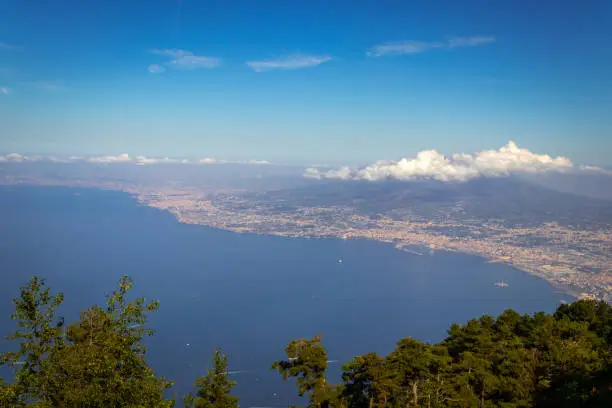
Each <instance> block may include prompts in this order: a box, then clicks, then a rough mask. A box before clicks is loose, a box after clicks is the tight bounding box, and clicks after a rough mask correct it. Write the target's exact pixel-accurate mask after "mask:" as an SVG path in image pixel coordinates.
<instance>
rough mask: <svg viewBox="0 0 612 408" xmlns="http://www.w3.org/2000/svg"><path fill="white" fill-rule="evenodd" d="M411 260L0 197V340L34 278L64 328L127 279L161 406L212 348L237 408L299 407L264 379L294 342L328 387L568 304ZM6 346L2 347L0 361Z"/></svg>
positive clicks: (347, 243)
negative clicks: (452, 332)
mask: <svg viewBox="0 0 612 408" xmlns="http://www.w3.org/2000/svg"><path fill="white" fill-rule="evenodd" d="M415 252H418V251H415ZM422 253H423V255H418V254H416V253H410V252H406V251H401V250H398V249H396V248H394V246H393V245H390V244H385V243H380V242H374V241H367V240H336V239H301V238H285V237H276V236H262V235H253V234H240V233H233V232H228V231H223V230H218V229H213V228H208V227H203V226H197V225H187V224H181V223H179V222H177V220H176V219H175V218H174V216H172V215H171V214H169V213H167V212H163V211H160V210H157V209H154V208H150V207H146V206H142V205H139V204H137V202H136V201H135V200H134V199H133V198H132V197H131V196H130V195H129V194H126V193H121V192H115V191H103V190H95V189H76V188H66V187H33V186H3V187H0V335H1V336H2V337H4V336H5V335H6V334H8V333H9V332H12V331H14V330H15V325H14V323H13V322H12V320H11V319H10V314H11V313H12V311H13V304H12V299H13V298H14V297H16V296H17V295H18V293H19V287H20V286H21V285H23V284H25V283H26V281H27V280H28V279H29V277H30V276H32V275H38V276H42V277H44V278H46V279H47V282H48V284H49V286H50V287H51V288H52V290H53V291H61V292H63V293H64V294H65V298H66V300H65V302H64V304H63V305H62V307H61V309H60V313H59V314H60V315H62V316H64V317H65V318H66V320H67V321H68V322H70V321H72V320H74V319H77V318H78V315H79V311H81V310H83V309H85V308H86V307H88V306H91V305H94V304H103V302H104V300H105V298H104V296H105V295H106V294H108V293H110V292H111V291H112V290H113V289H114V288H115V287H116V283H117V282H118V281H119V279H120V278H121V276H123V275H129V276H131V277H132V278H133V279H134V282H135V287H134V290H133V295H134V296H145V297H146V298H148V299H158V300H159V301H160V302H161V307H160V310H159V311H158V312H156V313H154V314H153V315H151V318H150V322H149V326H150V327H151V328H153V329H154V330H155V331H156V333H155V335H154V336H153V337H151V338H148V339H147V345H148V347H149V351H148V354H147V356H148V361H149V362H150V364H151V365H152V366H153V367H154V368H155V370H156V372H157V373H158V374H160V375H163V376H165V377H167V378H168V379H171V380H173V381H175V386H174V387H173V388H172V390H171V391H170V393H169V395H170V396H176V397H177V398H179V399H180V397H181V396H182V395H183V394H184V393H186V392H188V391H192V390H193V382H194V381H195V379H196V377H197V376H199V375H202V374H204V373H205V371H206V368H207V367H208V364H209V361H210V357H211V356H212V354H213V352H214V349H215V348H216V347H221V348H222V350H223V351H224V352H225V353H227V354H228V355H229V362H230V371H231V373H232V374H231V376H232V378H233V379H234V380H235V381H237V383H238V384H237V386H236V388H235V395H237V396H239V397H240V403H241V406H242V407H281V406H285V407H286V406H287V405H288V404H295V403H298V402H299V401H300V400H299V399H298V398H297V392H296V387H295V385H294V384H293V382H292V380H288V381H287V382H283V381H282V378H281V377H280V376H279V375H278V374H277V373H275V372H273V371H272V370H271V369H270V366H271V364H272V363H273V362H274V361H275V360H277V359H281V358H283V357H284V347H285V346H286V345H287V343H289V342H290V341H291V340H292V339H297V338H311V337H312V336H314V335H317V334H319V335H321V336H322V339H323V344H324V345H325V347H326V348H327V350H328V357H329V360H330V372H329V376H330V379H329V380H330V381H331V382H333V381H339V377H340V372H341V365H342V364H343V363H346V362H348V361H349V360H350V359H351V358H353V357H354V356H357V355H360V354H364V353H366V352H370V351H375V352H377V353H380V354H381V355H385V354H387V353H389V352H390V351H391V350H392V349H393V348H394V346H395V343H396V342H397V341H398V340H400V339H402V338H405V337H413V338H416V339H418V340H422V341H425V342H432V343H433V342H438V341H440V340H442V339H443V338H444V337H445V335H446V331H447V329H448V327H449V325H450V324H451V323H453V322H456V323H465V322H467V321H468V320H469V319H471V318H474V317H479V316H481V315H483V314H489V315H498V314H500V313H501V312H503V311H504V310H505V309H509V308H512V309H514V310H516V311H518V312H520V313H533V312H537V311H546V312H552V311H554V310H555V308H556V307H557V306H558V305H559V304H560V303H561V302H562V301H571V300H572V298H571V297H570V296H568V295H565V294H563V293H561V292H559V291H557V290H555V289H554V288H553V287H552V286H551V285H550V284H548V283H547V282H546V281H544V280H542V279H538V278H536V277H534V276H531V275H529V274H527V273H524V272H521V271H519V270H516V269H514V268H512V267H511V266H508V265H502V264H491V263H487V262H486V261H485V260H484V259H482V258H479V257H476V256H470V255H466V254H460V253H453V252H444V251H436V252H434V253H430V252H429V251H422ZM340 261H341V262H340ZM498 281H505V282H507V283H508V286H507V287H498V286H495V285H494V283H495V282H498ZM10 347H12V345H11V344H9V343H8V342H7V341H5V340H1V341H0V352H2V351H7V349H9V348H10ZM3 375H4V376H5V377H8V376H10V373H9V375H7V373H6V371H4V373H3Z"/></svg>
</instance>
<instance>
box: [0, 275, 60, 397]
mask: <svg viewBox="0 0 612 408" xmlns="http://www.w3.org/2000/svg"><path fill="white" fill-rule="evenodd" d="M63 301H64V296H63V295H62V294H61V293H59V294H56V295H52V294H51V292H50V290H49V288H47V287H46V283H45V280H44V279H42V278H39V277H36V276H34V277H32V278H31V279H30V281H29V282H28V284H26V285H25V286H23V287H21V290H20V297H18V298H16V299H14V300H13V303H14V304H15V312H14V313H13V315H12V316H11V318H12V319H14V320H15V321H16V322H17V327H18V330H17V331H16V332H15V333H12V334H10V335H9V336H8V337H7V338H8V340H13V341H18V342H19V344H20V349H19V350H18V351H16V352H6V353H3V354H2V356H1V357H0V364H2V365H8V366H11V367H15V368H17V372H16V374H15V381H14V382H13V384H11V386H10V387H3V391H2V394H3V398H5V399H7V398H10V399H11V400H12V401H11V405H13V406H21V405H25V404H26V403H27V402H37V401H44V400H45V399H46V396H47V395H49V393H50V391H51V389H52V387H53V383H54V379H53V377H52V376H51V375H50V374H49V364H47V362H48V357H49V356H50V355H52V353H53V352H55V351H56V350H58V349H60V348H61V347H62V346H63V344H64V339H63V336H62V327H63V325H64V320H63V319H62V318H59V319H56V318H55V314H56V309H57V307H58V306H59V305H61V304H62V302H63Z"/></svg>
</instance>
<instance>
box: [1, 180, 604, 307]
mask: <svg viewBox="0 0 612 408" xmlns="http://www.w3.org/2000/svg"><path fill="white" fill-rule="evenodd" d="M0 185H5V186H10V185H26V186H41V187H69V188H77V189H78V188H85V189H97V190H106V191H116V192H122V193H125V194H128V195H129V196H130V197H131V199H133V200H134V201H135V202H136V203H137V205H143V206H147V207H150V208H155V209H158V210H161V211H164V212H167V213H170V214H172V215H173V216H174V218H175V219H176V220H177V221H178V222H180V223H184V224H192V225H200V226H206V227H209V228H215V229H219V230H224V231H229V232H234V233H247V234H255V235H270V236H283V237H290V238H306V239H325V238H333V239H364V240H370V241H376V242H382V243H390V244H395V246H396V248H397V249H400V250H405V247H412V248H419V249H420V248H423V249H424V250H425V252H427V251H438V250H440V251H445V252H460V253H464V254H467V255H472V256H477V257H479V258H481V259H482V260H483V262H488V263H502V264H506V265H508V266H511V267H512V268H514V269H516V270H518V271H521V272H524V273H527V274H529V275H532V276H534V277H537V278H540V279H543V280H545V281H546V282H547V283H548V284H550V285H551V286H552V287H553V288H555V289H556V290H559V291H560V292H562V293H564V294H567V295H569V296H571V297H573V298H575V299H580V298H594V299H597V297H594V296H592V295H591V294H590V293H589V292H588V289H587V287H581V286H580V285H572V286H570V285H568V284H565V283H563V282H560V281H558V280H555V279H551V276H552V274H551V272H550V271H547V270H545V269H544V268H541V269H544V270H541V269H538V267H536V266H535V265H527V264H526V263H517V262H513V259H512V258H513V257H512V256H488V254H487V253H486V252H484V251H482V252H480V251H475V250H470V249H469V248H466V245H462V244H461V242H457V241H452V240H450V239H448V237H444V236H441V237H437V238H438V239H436V240H435V241H436V243H435V244H432V243H431V242H426V241H427V239H429V240H430V241H431V240H432V237H431V236H427V235H426V234H422V233H419V232H418V231H417V232H416V233H412V232H408V233H405V234H403V236H402V239H401V240H397V239H392V238H388V237H385V236H384V234H382V233H381V232H377V230H369V229H364V230H338V229H336V230H331V231H327V233H312V232H310V231H305V230H299V232H293V231H281V230H274V226H275V224H280V225H281V226H282V225H284V224H283V222H287V219H275V218H274V217H272V218H271V220H272V221H274V222H272V223H270V224H267V220H263V221H264V222H262V220H257V221H256V222H254V223H252V224H248V225H247V226H245V225H237V224H239V223H237V222H227V220H226V219H224V217H225V218H228V217H229V218H230V219H231V220H233V219H234V218H236V219H238V218H239V216H242V217H244V216H245V214H241V213H235V212H228V211H226V210H223V209H222V208H218V207H214V206H213V205H212V203H211V202H210V201H208V200H206V199H205V197H206V192H198V193H197V194H196V193H195V192H194V191H193V190H191V189H174V190H165V191H164V193H160V192H159V191H160V189H159V188H146V187H144V186H136V185H117V184H114V183H96V182H85V183H75V182H74V181H73V182H65V181H58V180H45V181H43V182H40V181H33V180H25V181H24V180H19V181H16V182H10V181H9V182H8V183H7V182H6V180H5V181H4V182H1V181H0ZM160 198H161V200H160ZM202 203H204V207H202ZM246 213H247V214H253V215H252V216H253V217H255V218H256V217H257V216H258V215H257V214H256V213H252V212H251V213H249V212H248V211H247V212H246ZM189 215H191V217H190V216H189ZM194 215H196V216H197V217H194ZM224 221H225V222H224ZM289 221H291V219H289ZM251 225H254V226H251ZM258 227H259V229H258ZM434 238H436V237H434ZM510 248H512V247H510ZM414 252H417V253H415V255H422V252H420V250H419V251H414ZM519 259H520V257H519ZM545 266H547V265H545ZM547 273H548V274H547ZM561 278H563V276H561ZM604 300H606V298H605V297H604ZM607 301H608V302H610V301H611V299H610V297H609V295H608V299H607Z"/></svg>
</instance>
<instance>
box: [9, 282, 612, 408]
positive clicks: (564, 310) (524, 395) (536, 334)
mask: <svg viewBox="0 0 612 408" xmlns="http://www.w3.org/2000/svg"><path fill="white" fill-rule="evenodd" d="M131 288H132V281H131V280H130V279H129V278H127V277H124V278H123V279H121V281H120V282H119V287H118V288H117V290H115V291H114V292H113V293H112V294H111V295H109V296H107V299H106V305H105V306H104V307H102V306H92V307H90V308H89V309H87V310H85V311H83V312H82V313H81V315H80V318H79V319H78V321H76V322H74V323H72V324H70V325H68V326H67V325H65V324H64V321H63V319H62V318H57V317H56V312H57V309H58V307H59V306H60V305H61V304H62V302H63V299H64V297H63V295H61V294H56V295H52V294H51V292H50V290H49V289H48V288H47V287H46V284H45V281H44V280H43V279H40V278H37V277H33V278H32V279H30V281H29V282H28V284H26V285H25V286H23V287H22V288H21V291H20V296H19V297H18V298H17V299H15V300H14V303H15V313H14V314H13V315H12V317H13V319H14V320H15V321H16V324H17V330H16V331H15V332H14V333H12V334H10V335H9V336H8V339H9V340H11V341H13V344H15V343H17V344H18V349H17V350H16V351H9V352H5V353H3V354H2V355H1V356H0V365H5V366H9V367H11V368H12V369H13V370H14V372H15V375H14V378H13V379H12V381H10V383H8V384H7V383H6V382H4V381H3V380H2V379H0V407H2V408H4V407H10V408H20V407H26V406H27V407H34V408H56V407H57V408H59V407H62V408H63V407H66V408H77V407H78V408H98V407H99V408H102V407H111V408H112V407H130V408H145V407H146V408H149V407H154V408H167V407H172V406H174V401H172V400H167V399H166V398H164V392H165V391H166V390H167V389H168V388H169V387H171V385H172V384H171V383H170V382H168V381H166V380H165V379H164V378H160V377H157V376H156V375H155V372H154V371H153V369H152V368H151V367H149V366H148V365H147V363H146V358H145V356H146V348H145V347H144V345H143V339H144V338H145V337H146V336H150V335H152V334H153V332H152V331H151V330H149V329H147V328H146V324H147V316H148V314H149V313H150V312H154V311H156V310H157V309H158V307H159V304H158V302H148V303H147V302H146V300H145V299H144V298H137V299H133V300H129V299H128V294H129V291H130V289H131ZM285 353H286V356H287V357H286V359H284V360H280V361H276V362H274V364H273V365H272V369H274V370H276V371H278V373H279V374H281V375H282V377H283V380H287V379H289V378H294V379H295V383H296V385H297V392H298V395H300V396H306V397H307V398H308V402H309V403H308V405H309V407H315V408H331V407H337V408H348V407H351V408H379V407H380V408H382V407H390V408H396V407H397V408H399V407H402V408H417V407H418V408H472V407H478V408H489V407H491V408H492V407H500V408H527V407H536V408H541V407H545V408H546V407H555V408H556V407H559V408H565V407H567V408H570V407H572V408H573V407H588V408H595V407H602V408H603V407H612V307H611V306H610V305H608V304H607V303H605V302H594V301H587V300H581V301H577V302H574V303H572V304H569V305H562V306H560V307H559V308H558V309H557V311H556V312H555V313H554V314H553V315H547V314H545V313H536V314H534V315H533V316H530V315H519V314H518V313H516V312H514V311H511V310H508V311H506V312H504V313H502V314H501V315H500V316H498V317H497V318H493V317H491V316H482V317H480V318H477V319H473V320H471V321H469V322H467V323H466V324H464V325H457V324H454V325H452V326H451V327H450V328H449V331H448V336H447V337H446V339H445V340H444V341H442V342H440V343H438V344H434V345H432V344H426V343H423V342H420V341H418V340H415V339H412V338H405V339H402V340H400V341H399V342H398V343H397V347H396V348H395V349H394V350H393V351H392V352H391V353H389V355H387V356H386V357H382V356H379V355H377V354H376V353H367V354H364V355H361V356H357V357H355V358H354V359H353V360H351V361H350V362H348V363H347V364H346V365H344V366H343V374H342V383H341V384H338V385H332V384H329V383H328V381H327V368H328V367H327V362H328V360H327V351H326V350H325V348H324V347H323V345H322V344H321V338H320V337H319V336H315V337H314V338H312V339H299V340H293V341H292V342H291V343H289V344H288V345H287V347H286V348H285ZM227 368H228V357H227V356H226V355H225V354H223V353H222V352H221V350H220V349H217V350H216V351H215V354H214V356H213V357H212V361H211V367H210V368H209V369H208V370H207V373H206V375H204V376H203V377H200V378H198V379H197V381H196V386H197V393H196V394H195V395H191V394H189V395H187V396H186V397H185V398H184V403H185V406H186V407H187V408H236V407H238V398H236V397H235V396H232V395H231V391H232V389H233V387H234V386H235V384H236V383H235V382H234V381H231V380H230V379H229V377H228V371H227Z"/></svg>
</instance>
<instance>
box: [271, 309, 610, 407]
mask: <svg viewBox="0 0 612 408" xmlns="http://www.w3.org/2000/svg"><path fill="white" fill-rule="evenodd" d="M611 316H612V307H610V305H608V304H606V303H604V302H592V301H586V300H581V301H577V302H574V303H572V304H570V305H564V306H561V307H560V308H559V309H558V310H557V312H556V313H555V314H554V315H553V316H550V315H546V314H544V313H536V314H535V315H533V316H529V315H519V314H518V313H516V312H514V311H511V310H508V311H506V312H504V313H502V314H501V315H500V316H499V317H497V318H493V317H491V316H483V317H480V318H478V319H473V320H471V321H469V322H468V323H466V324H465V325H456V324H455V325H452V326H451V327H450V329H449V332H448V337H447V338H446V339H445V340H444V341H442V342H441V343H439V344H435V345H430V344H426V343H422V342H420V341H417V340H414V339H411V338H406V339H403V340H400V341H399V342H398V343H397V347H396V348H395V350H393V351H392V352H391V353H390V354H389V355H388V356H387V357H385V358H382V357H380V356H378V355H376V354H375V353H368V354H365V355H362V356H358V357H355V358H354V359H353V360H352V361H350V362H349V363H348V364H346V365H345V366H344V367H343V370H344V373H343V375H342V381H343V383H342V384H341V385H339V386H332V385H329V384H327V382H325V381H324V379H325V369H326V364H324V362H326V359H327V355H326V353H325V350H324V348H323V347H322V345H321V344H320V339H319V338H318V337H315V338H314V339H313V340H294V341H293V342H291V343H290V344H289V346H287V349H286V352H287V356H288V357H289V358H288V360H285V361H281V362H276V363H275V365H274V366H273V368H276V369H278V371H279V373H281V374H282V375H283V378H284V379H287V378H288V377H296V378H297V381H296V383H297V385H298V394H299V395H304V394H306V393H308V392H310V393H311V394H310V405H311V406H322V405H325V406H334V407H343V406H348V407H351V408H352V407H355V408H362V407H363V408H366V407H367V408H374V407H414V408H416V407H423V408H425V407H427V408H437V407H439V408H442V407H447V408H455V407H457V408H471V407H479V408H488V407H502V408H527V407H561V408H562V407H568V408H569V407H602V408H603V407H610V406H612V348H611V345H610V338H609V336H610V331H611V330H612V327H611V324H612V319H611ZM321 384H325V386H326V387H327V388H326V393H319V394H322V395H325V397H324V398H323V399H321V398H314V397H313V395H315V394H316V393H314V392H313V390H315V389H317V387H321ZM327 390H329V391H327ZM319 394H316V395H319Z"/></svg>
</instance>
